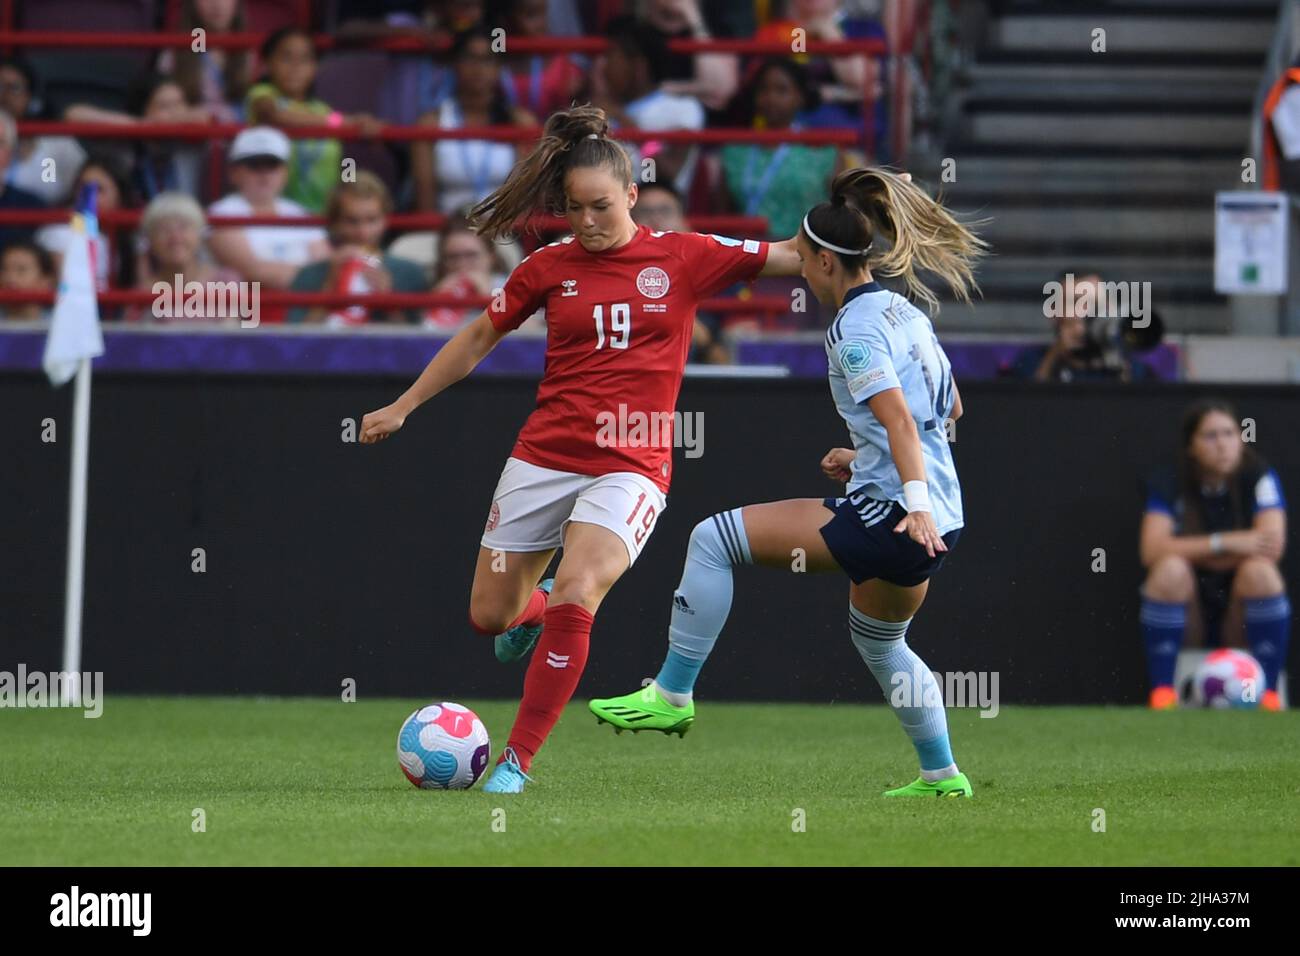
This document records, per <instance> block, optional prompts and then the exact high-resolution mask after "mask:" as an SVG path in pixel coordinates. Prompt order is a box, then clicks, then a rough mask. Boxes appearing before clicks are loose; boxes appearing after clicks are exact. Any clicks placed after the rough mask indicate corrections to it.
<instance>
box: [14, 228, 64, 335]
mask: <svg viewBox="0 0 1300 956" xmlns="http://www.w3.org/2000/svg"><path fill="white" fill-rule="evenodd" d="M56 281H57V280H56V278H55V275H54V259H53V257H52V256H51V255H50V254H49V253H48V252H46V251H45V250H44V249H42V248H41V247H40V246H38V245H37V244H36V243H34V242H32V241H31V240H30V239H16V240H14V241H13V242H11V243H9V244H8V245H7V246H5V247H4V251H3V252H0V289H3V290H4V291H6V292H52V291H53V290H54V287H55V285H56ZM49 316H50V307H49V306H47V305H41V304H40V303H39V302H26V303H13V304H9V303H6V304H4V305H0V317H2V318H5V319H13V320H16V321H27V322H32V321H36V320H38V319H47V318H49Z"/></svg>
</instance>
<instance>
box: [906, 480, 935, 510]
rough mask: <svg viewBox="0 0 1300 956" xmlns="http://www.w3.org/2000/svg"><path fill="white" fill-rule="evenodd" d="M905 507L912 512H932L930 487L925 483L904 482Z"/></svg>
mask: <svg viewBox="0 0 1300 956" xmlns="http://www.w3.org/2000/svg"><path fill="white" fill-rule="evenodd" d="M903 507H904V508H906V509H907V510H908V512H912V511H929V510H930V486H929V485H927V484H926V483H925V482H924V481H905V482H903Z"/></svg>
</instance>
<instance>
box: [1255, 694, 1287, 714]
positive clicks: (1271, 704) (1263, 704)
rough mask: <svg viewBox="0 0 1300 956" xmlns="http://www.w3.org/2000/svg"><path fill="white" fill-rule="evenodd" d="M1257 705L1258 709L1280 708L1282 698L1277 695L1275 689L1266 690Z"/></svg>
mask: <svg viewBox="0 0 1300 956" xmlns="http://www.w3.org/2000/svg"><path fill="white" fill-rule="evenodd" d="M1259 707H1260V710H1282V698H1281V697H1279V696H1278V694H1277V691H1275V690H1266V691H1264V697H1263V699H1262V700H1261V701H1260V702H1259Z"/></svg>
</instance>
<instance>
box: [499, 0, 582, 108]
mask: <svg viewBox="0 0 1300 956" xmlns="http://www.w3.org/2000/svg"><path fill="white" fill-rule="evenodd" d="M491 7H492V8H493V9H491V10H490V12H489V14H488V20H489V22H490V23H491V24H492V25H494V26H499V27H501V28H502V29H504V30H505V31H506V36H507V37H509V38H510V39H511V40H513V39H514V38H515V37H524V38H531V37H545V36H549V35H550V33H549V31H548V30H547V2H546V0H497V2H496V3H494V4H491ZM504 59H505V65H504V66H503V67H502V70H501V74H502V78H503V79H504V81H505V86H506V93H507V95H508V96H509V97H510V103H511V105H512V106H518V107H520V108H522V109H525V110H527V111H528V112H529V113H530V114H531V115H532V116H535V117H546V116H550V115H551V114H552V113H554V112H555V111H556V110H562V109H568V107H569V104H570V103H572V102H573V101H574V100H575V99H576V98H577V97H578V96H579V95H580V93H581V91H582V87H583V85H584V83H585V81H586V73H587V70H588V69H590V64H589V62H588V60H587V58H586V57H585V56H582V55H580V54H576V53H549V54H546V53H518V54H516V53H509V52H508V47H507V53H506V55H505V57H504Z"/></svg>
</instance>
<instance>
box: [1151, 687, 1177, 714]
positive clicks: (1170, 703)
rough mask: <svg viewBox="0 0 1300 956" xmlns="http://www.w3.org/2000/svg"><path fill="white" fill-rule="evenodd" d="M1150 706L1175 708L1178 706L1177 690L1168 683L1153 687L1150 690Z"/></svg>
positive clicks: (1159, 708)
mask: <svg viewBox="0 0 1300 956" xmlns="http://www.w3.org/2000/svg"><path fill="white" fill-rule="evenodd" d="M1150 706H1151V709H1152V710H1174V709H1176V708H1177V707H1178V691H1176V690H1174V689H1173V688H1172V687H1170V686H1169V685H1168V684H1165V685H1162V686H1160V687H1157V688H1155V689H1154V690H1153V691H1151V704H1150Z"/></svg>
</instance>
